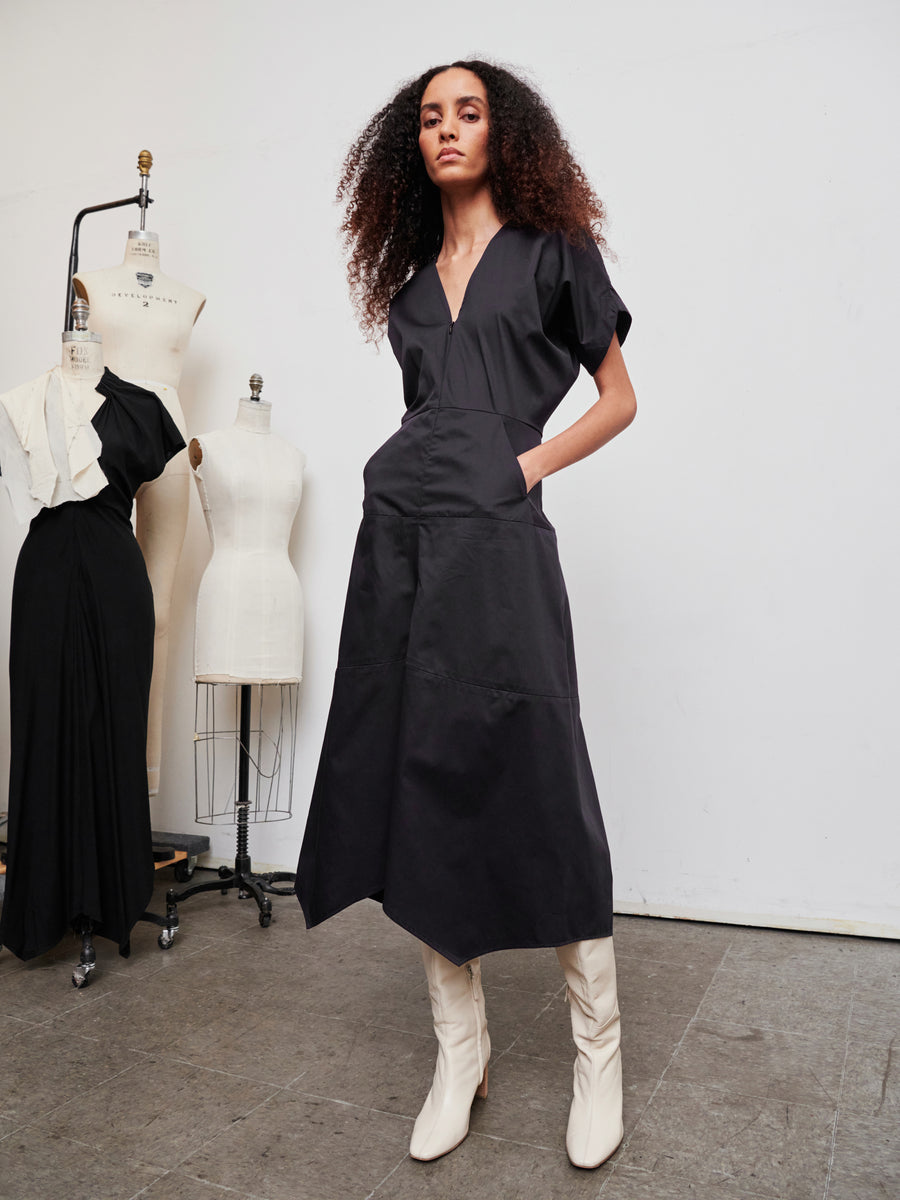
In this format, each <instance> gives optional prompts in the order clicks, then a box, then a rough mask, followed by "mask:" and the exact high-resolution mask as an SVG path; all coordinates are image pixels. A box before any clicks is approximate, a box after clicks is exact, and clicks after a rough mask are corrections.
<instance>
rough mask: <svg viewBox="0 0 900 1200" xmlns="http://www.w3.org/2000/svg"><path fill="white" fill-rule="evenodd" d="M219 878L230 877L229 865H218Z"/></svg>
mask: <svg viewBox="0 0 900 1200" xmlns="http://www.w3.org/2000/svg"><path fill="white" fill-rule="evenodd" d="M219 878H220V879H230V878H231V867H219Z"/></svg>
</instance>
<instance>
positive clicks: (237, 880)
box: [166, 854, 295, 933]
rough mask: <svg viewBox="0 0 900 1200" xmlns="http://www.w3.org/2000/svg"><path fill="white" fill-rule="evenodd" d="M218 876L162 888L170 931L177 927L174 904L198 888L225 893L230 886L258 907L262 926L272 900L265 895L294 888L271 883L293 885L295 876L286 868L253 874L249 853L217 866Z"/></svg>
mask: <svg viewBox="0 0 900 1200" xmlns="http://www.w3.org/2000/svg"><path fill="white" fill-rule="evenodd" d="M218 874H219V878H218V879H210V880H208V881H207V882H206V883H195V884H192V885H191V887H186V888H183V889H182V890H181V891H180V892H178V891H176V890H175V888H169V890H168V891H167V892H166V925H167V927H168V929H169V930H171V931H172V932H173V933H174V932H175V931H176V930H177V929H178V905H179V904H180V903H181V901H182V900H187V899H188V898H189V897H190V896H197V895H199V894H200V893H201V892H216V891H218V892H221V893H222V895H223V896H226V895H227V894H228V892H229V891H230V890H231V889H232V888H237V889H238V899H239V900H249V899H251V897H252V898H253V899H254V900H255V901H256V904H257V907H258V908H259V923H260V925H262V927H263V929H265V928H266V927H267V926H268V925H269V924H270V923H271V920H272V901H271V900H270V899H269V896H293V894H294V888H293V886H291V887H275V886H274V885H275V884H276V883H290V884H291V885H293V883H294V879H295V876H294V875H293V874H292V873H291V872H290V871H267V872H265V873H264V874H262V875H258V874H256V872H255V871H254V870H253V866H252V864H251V862H250V856H249V854H241V855H238V856H237V857H236V858H235V860H234V867H233V868H232V867H219V872H218Z"/></svg>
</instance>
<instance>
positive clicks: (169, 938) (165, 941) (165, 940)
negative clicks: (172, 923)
mask: <svg viewBox="0 0 900 1200" xmlns="http://www.w3.org/2000/svg"><path fill="white" fill-rule="evenodd" d="M174 941H175V930H174V929H164V930H163V931H162V933H161V934H160V935H159V937H158V938H157V939H156V944H157V946H159V948H160V950H171V949H172V943H173V942H174Z"/></svg>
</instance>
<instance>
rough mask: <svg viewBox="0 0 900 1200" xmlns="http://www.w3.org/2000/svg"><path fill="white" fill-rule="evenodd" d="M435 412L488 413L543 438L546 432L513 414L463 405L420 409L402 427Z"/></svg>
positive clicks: (406, 418) (431, 405) (445, 405)
mask: <svg viewBox="0 0 900 1200" xmlns="http://www.w3.org/2000/svg"><path fill="white" fill-rule="evenodd" d="M428 412H434V413H441V412H464V413H486V414H487V415H488V416H489V417H500V418H501V420H503V421H515V422H516V423H517V424H518V425H525V426H527V427H528V428H529V429H533V430H534V431H535V433H537V434H539V435H540V436H541V437H543V434H544V430H543V429H542V428H541V426H540V425H535V424H534V423H533V422H531V421H526V420H524V418H522V417H517V416H514V415H513V413H505V412H498V411H497V409H496V408H472V407H470V406H468V405H462V404H428V405H426V406H425V408H420V409H419V410H418V412H415V413H407V414H406V416H405V417H404V418H403V420H402V421H401V422H400V424H401V426H402V425H404V424H406V423H407V422H409V421H414V420H415V419H416V417H421V416H424V415H425V413H428Z"/></svg>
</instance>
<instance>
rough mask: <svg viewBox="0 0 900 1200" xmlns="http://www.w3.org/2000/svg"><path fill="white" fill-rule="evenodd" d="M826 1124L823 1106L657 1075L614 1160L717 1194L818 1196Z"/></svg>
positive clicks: (828, 1133)
mask: <svg viewBox="0 0 900 1200" xmlns="http://www.w3.org/2000/svg"><path fill="white" fill-rule="evenodd" d="M833 1128H834V1109H833V1108H830V1107H821V1108H813V1107H810V1106H807V1105H801V1104H791V1103H789V1102H786V1101H782V1100H766V1099H761V1098H757V1097H750V1096H739V1095H735V1094H734V1093H733V1092H726V1091H721V1090H718V1089H715V1088H703V1087H698V1086H696V1085H692V1084H682V1083H669V1082H668V1081H664V1082H663V1083H662V1084H661V1085H660V1088H659V1090H658V1091H657V1092H656V1094H655V1096H654V1097H653V1100H652V1101H651V1103H650V1104H649V1105H648V1106H647V1108H646V1110H645V1112H644V1113H643V1115H642V1117H641V1120H640V1122H639V1123H638V1126H637V1129H636V1130H635V1131H634V1133H633V1134H631V1136H630V1138H629V1140H628V1142H627V1144H626V1146H625V1147H623V1149H622V1150H620V1151H619V1159H620V1161H621V1162H622V1163H623V1164H626V1165H628V1166H635V1167H640V1168H642V1169H644V1170H647V1171H652V1172H654V1173H658V1174H659V1176H660V1177H661V1178H665V1179H668V1180H670V1181H672V1180H675V1179H682V1178H683V1179H687V1180H690V1181H691V1182H693V1183H695V1184H703V1185H705V1186H708V1187H713V1186H717V1187H718V1188H719V1190H720V1192H721V1194H722V1195H725V1196H730V1195H731V1194H732V1193H733V1192H737V1193H740V1192H741V1191H743V1192H751V1193H753V1192H758V1193H759V1194H760V1195H763V1196H768V1197H772V1198H773V1200H787V1198H790V1200H821V1198H822V1195H823V1193H824V1189H825V1179H826V1175H827V1169H828V1160H829V1153H830V1149H831V1138H832V1131H833Z"/></svg>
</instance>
